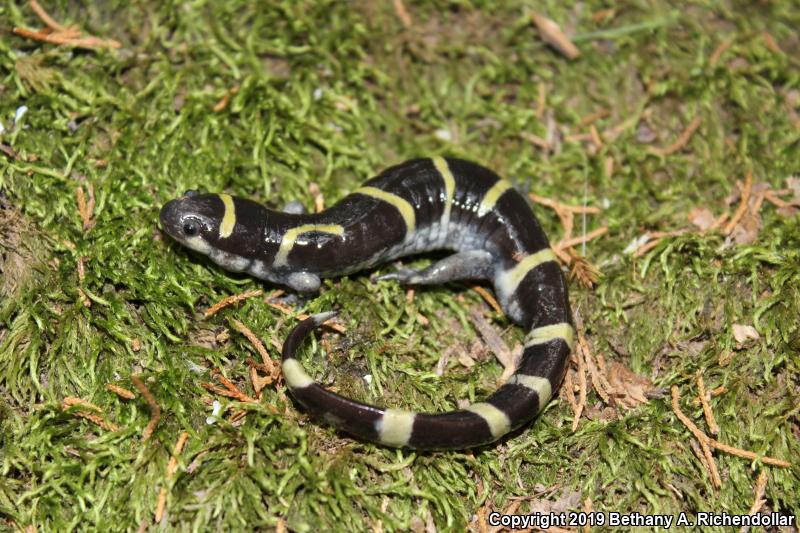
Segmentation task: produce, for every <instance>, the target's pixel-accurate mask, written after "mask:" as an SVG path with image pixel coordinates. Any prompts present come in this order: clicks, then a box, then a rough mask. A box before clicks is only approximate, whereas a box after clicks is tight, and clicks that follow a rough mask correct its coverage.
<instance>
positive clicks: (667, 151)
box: [648, 117, 700, 157]
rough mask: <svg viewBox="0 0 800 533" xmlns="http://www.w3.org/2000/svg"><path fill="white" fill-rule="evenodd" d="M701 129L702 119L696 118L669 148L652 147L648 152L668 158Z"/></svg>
mask: <svg viewBox="0 0 800 533" xmlns="http://www.w3.org/2000/svg"><path fill="white" fill-rule="evenodd" d="M699 127H700V117H694V119H692V121H691V122H690V123H689V126H687V127H686V129H685V130H683V132H682V133H681V134H680V135H679V136H678V138H677V139H676V140H675V142H674V143H672V144H670V145H669V146H665V147H664V148H657V147H654V146H653V147H650V148H648V152H650V153H651V154H655V155H658V156H662V157H666V156H668V155H672V154H674V153H675V152H677V151H678V150H680V149H681V148H683V147H684V146H686V144H687V143H688V142H689V140H690V139H691V138H692V135H694V132H695V131H697V128H699Z"/></svg>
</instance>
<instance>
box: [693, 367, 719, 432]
mask: <svg viewBox="0 0 800 533" xmlns="http://www.w3.org/2000/svg"><path fill="white" fill-rule="evenodd" d="M695 376H696V379H697V397H698V398H699V399H700V405H702V406H703V415H705V417H706V424H708V430H709V431H711V433H713V434H714V435H716V434H717V433H719V426H718V425H717V421H716V420H715V419H714V412H713V411H712V410H711V404H710V403H709V402H708V398H706V387H705V384H704V383H703V376H702V374H700V371H699V370H698V371H697V373H696V374H695Z"/></svg>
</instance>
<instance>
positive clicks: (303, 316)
mask: <svg viewBox="0 0 800 533" xmlns="http://www.w3.org/2000/svg"><path fill="white" fill-rule="evenodd" d="M267 305H268V306H270V307H272V308H273V309H277V310H278V311H280V312H281V313H284V314H287V315H289V316H292V315H295V316H297V318H298V320H305V319H307V318H308V317H309V315H307V314H305V313H296V314H295V312H294V311H293V310H292V309H291V308H290V307H287V306H285V305H283V304H279V303H275V302H267ZM324 325H325V326H326V327H328V328H330V329H332V330H334V331H336V332H338V333H344V332H346V331H347V327H345V326H344V325H342V324H339V323H337V322H331V321H328V322H325V324H324Z"/></svg>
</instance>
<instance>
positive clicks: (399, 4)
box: [393, 0, 414, 28]
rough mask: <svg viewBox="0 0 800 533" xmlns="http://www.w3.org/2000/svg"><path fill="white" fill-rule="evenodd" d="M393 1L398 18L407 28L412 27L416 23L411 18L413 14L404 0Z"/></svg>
mask: <svg viewBox="0 0 800 533" xmlns="http://www.w3.org/2000/svg"><path fill="white" fill-rule="evenodd" d="M393 3H394V12H395V14H397V18H399V19H400V22H402V23H403V26H405V27H406V28H410V27H412V26H413V25H414V21H412V20H411V15H409V14H408V11H407V10H406V6H405V4H404V3H403V0H393Z"/></svg>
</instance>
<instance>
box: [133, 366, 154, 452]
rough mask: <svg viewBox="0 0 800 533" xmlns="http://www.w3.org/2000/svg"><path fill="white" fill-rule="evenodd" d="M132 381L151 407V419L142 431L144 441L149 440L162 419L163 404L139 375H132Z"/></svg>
mask: <svg viewBox="0 0 800 533" xmlns="http://www.w3.org/2000/svg"><path fill="white" fill-rule="evenodd" d="M131 381H132V382H133V385H134V386H135V387H136V388H137V389H138V390H139V392H140V393H142V396H144V399H145V401H146V402H147V405H148V406H149V407H150V421H149V422H148V423H147V427H145V428H144V432H143V433H142V442H147V440H148V439H150V437H151V436H152V435H153V432H154V431H155V429H156V425H157V424H158V421H159V420H161V406H160V405H158V402H156V399H155V397H154V396H153V394H152V393H151V392H150V389H148V388H147V385H145V384H144V381H142V380H141V378H140V377H139V376H138V375H133V376H131Z"/></svg>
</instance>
